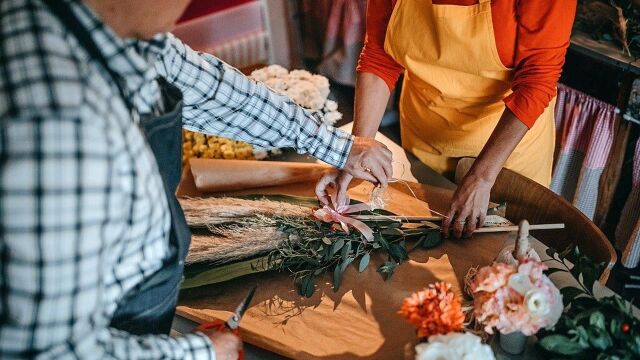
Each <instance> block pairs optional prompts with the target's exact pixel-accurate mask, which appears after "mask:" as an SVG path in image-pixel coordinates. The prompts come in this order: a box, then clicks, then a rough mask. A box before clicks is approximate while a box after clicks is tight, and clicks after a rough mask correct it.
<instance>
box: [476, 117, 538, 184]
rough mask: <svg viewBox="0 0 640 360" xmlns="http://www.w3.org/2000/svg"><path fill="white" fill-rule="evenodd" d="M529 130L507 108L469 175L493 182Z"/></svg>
mask: <svg viewBox="0 0 640 360" xmlns="http://www.w3.org/2000/svg"><path fill="white" fill-rule="evenodd" d="M527 131H528V128H527V126H526V125H525V124H524V123H523V122H522V121H520V120H519V119H518V118H517V117H516V116H515V115H514V114H513V113H512V112H511V111H510V110H509V109H505V111H504V113H503V114H502V117H501V118H500V121H499V122H498V125H497V126H496V128H495V129H494V130H493V133H491V136H490V137H489V140H488V141H487V143H486V144H485V145H484V148H482V151H481V152H480V155H478V158H477V159H476V161H475V162H474V164H473V166H472V167H471V170H469V175H470V176H474V177H478V178H481V179H484V180H487V181H490V182H491V183H493V182H494V181H495V179H496V178H497V177H498V174H499V173H500V170H501V169H502V167H503V166H504V164H505V162H506V161H507V159H508V158H509V156H510V155H511V153H512V152H513V150H514V149H515V148H516V146H518V144H519V143H520V141H521V140H522V138H523V137H524V136H525V134H526V133H527Z"/></svg>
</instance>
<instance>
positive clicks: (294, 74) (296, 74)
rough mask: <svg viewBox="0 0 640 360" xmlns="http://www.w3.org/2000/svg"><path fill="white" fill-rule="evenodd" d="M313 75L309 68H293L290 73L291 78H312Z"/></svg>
mask: <svg viewBox="0 0 640 360" xmlns="http://www.w3.org/2000/svg"><path fill="white" fill-rule="evenodd" d="M312 76H313V75H311V73H310V72H308V71H307V70H291V72H290V73H289V78H291V79H311V77H312Z"/></svg>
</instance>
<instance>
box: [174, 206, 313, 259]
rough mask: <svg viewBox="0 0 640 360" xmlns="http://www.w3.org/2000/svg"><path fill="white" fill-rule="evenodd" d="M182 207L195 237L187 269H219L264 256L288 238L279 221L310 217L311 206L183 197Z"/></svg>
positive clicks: (192, 241)
mask: <svg viewBox="0 0 640 360" xmlns="http://www.w3.org/2000/svg"><path fill="white" fill-rule="evenodd" d="M180 205H181V206H182V209H183V211H184V214H185V218H186V219H187V223H188V224H189V226H190V227H192V229H193V230H194V232H195V234H194V235H193V237H192V239H191V247H190V248H189V254H188V255H187V259H186V266H187V267H190V266H194V265H206V266H218V265H223V264H228V263H232V262H236V261H240V260H246V259H250V258H253V257H256V256H259V255H265V254H267V253H269V252H271V251H273V250H276V249H277V248H278V245H280V244H281V243H282V241H284V240H286V239H288V235H287V234H285V233H284V232H282V231H281V230H279V228H278V224H277V222H276V220H275V219H276V218H308V217H309V215H310V214H311V211H310V209H309V208H308V207H305V206H300V205H294V204H289V203H286V202H280V201H271V200H268V199H259V200H248V199H240V198H229V197H209V198H182V199H180Z"/></svg>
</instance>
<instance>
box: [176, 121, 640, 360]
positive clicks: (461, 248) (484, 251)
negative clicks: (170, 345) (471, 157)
mask: <svg viewBox="0 0 640 360" xmlns="http://www.w3.org/2000/svg"><path fill="white" fill-rule="evenodd" d="M345 128H346V130H350V124H348V125H346V126H345ZM376 139H378V140H379V141H381V142H383V143H384V144H385V145H387V147H388V148H389V149H390V150H391V151H392V153H393V154H394V177H397V178H402V179H405V180H407V181H414V182H416V181H417V182H420V183H422V184H415V185H414V186H412V189H411V190H412V191H413V192H415V194H416V196H417V197H418V198H420V199H423V200H426V201H427V202H428V204H429V206H430V207H431V208H432V209H434V210H436V211H438V212H445V211H447V210H448V206H449V201H450V199H451V196H452V194H453V191H454V189H455V184H453V183H452V182H450V181H449V180H447V179H446V178H444V177H442V176H441V175H439V174H437V173H436V172H435V171H433V170H432V169H430V168H428V167H426V166H425V165H424V164H422V163H420V162H419V161H418V160H417V159H416V158H415V157H413V156H412V155H411V154H408V153H406V152H405V151H404V150H403V149H402V148H401V147H400V146H399V145H397V144H395V143H393V142H392V141H391V140H389V139H388V138H386V137H385V136H384V135H382V134H378V135H377V136H376ZM283 159H284V160H292V161H305V160H306V161H309V160H308V158H301V157H300V156H299V155H295V154H293V153H287V154H285V156H284V158H283ZM393 186H395V187H396V188H397V189H399V190H401V191H404V192H407V193H410V192H411V190H409V189H408V188H406V186H404V185H401V184H393ZM510 239H511V240H510ZM512 239H514V235H513V234H505V233H501V234H478V235H476V236H474V238H473V239H466V240H449V241H447V243H446V246H440V247H439V248H436V249H433V252H432V254H431V256H433V257H440V256H441V255H444V254H445V253H450V252H451V250H452V249H455V250H456V253H458V254H461V253H464V252H468V253H469V254H470V255H469V256H457V257H450V258H449V260H450V262H451V265H452V266H453V269H454V270H455V272H456V276H457V277H458V280H459V282H460V283H461V284H462V283H464V282H463V277H464V275H465V274H466V272H467V270H468V269H469V268H470V267H472V266H477V265H486V264H490V263H491V262H492V261H493V259H494V258H495V256H496V255H497V253H498V251H499V250H500V249H502V247H503V246H504V244H505V243H506V242H508V241H512ZM532 246H533V247H534V248H535V249H536V250H537V251H538V254H540V256H541V257H543V258H544V257H546V254H545V250H546V246H545V245H543V244H542V243H541V242H539V241H537V240H535V239H534V240H533V241H532ZM562 275H563V274H559V273H556V274H554V275H553V276H562ZM250 276H253V275H250ZM256 276H258V277H259V276H263V275H261V274H258V275H256ZM553 279H554V281H556V280H557V281H559V282H565V283H568V282H571V281H573V279H572V278H571V277H568V278H563V279H555V278H553ZM232 281H235V280H232ZM237 281H243V279H238V280H237ZM599 292H601V294H602V295H610V294H612V292H611V291H610V290H608V289H606V288H604V287H601V288H600V289H599ZM636 311H637V309H636ZM636 316H638V313H636ZM195 325H196V323H195V322H192V321H190V320H188V319H186V318H184V317H181V316H179V315H178V316H176V319H175V321H174V331H176V332H177V333H184V332H190V331H192V330H193V328H194V327H195ZM531 341H532V343H531V344H530V346H529V347H528V348H527V350H526V351H525V353H524V354H522V355H518V356H512V355H509V356H507V355H506V354H504V353H503V352H502V351H501V349H500V348H499V346H498V345H497V341H493V342H492V347H493V349H494V352H495V353H496V357H497V358H498V359H535V358H537V357H536V352H535V348H534V346H533V342H534V341H535V340H534V339H532V340H531ZM245 349H246V357H245V358H246V359H247V360H249V359H266V360H269V359H283V357H281V356H279V355H276V354H274V353H270V352H268V351H266V350H263V349H259V348H256V347H254V346H251V345H248V344H247V345H246V346H245Z"/></svg>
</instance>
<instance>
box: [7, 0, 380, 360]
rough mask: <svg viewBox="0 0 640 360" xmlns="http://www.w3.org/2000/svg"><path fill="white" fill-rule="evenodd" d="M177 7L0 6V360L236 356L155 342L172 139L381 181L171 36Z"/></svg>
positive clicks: (235, 345)
mask: <svg viewBox="0 0 640 360" xmlns="http://www.w3.org/2000/svg"><path fill="white" fill-rule="evenodd" d="M187 3H188V0H136V1H126V0H85V1H79V0H2V1H0V358H2V359H12V358H39V359H49V358H70V359H71V358H73V359H76V358H82V359H87V358H90V359H98V358H116V359H129V358H143V359H235V358H236V357H237V355H238V350H239V349H240V346H241V344H240V341H239V339H237V338H236V337H235V336H234V335H231V334H228V333H226V334H221V333H213V332H210V333H193V334H186V335H183V336H180V337H169V336H168V335H167V332H168V330H169V327H170V323H171V318H172V317H173V312H174V310H175V303H176V298H177V292H178V289H179V281H180V277H181V273H182V265H183V257H184V255H185V253H186V247H187V246H188V241H189V235H188V229H187V228H186V223H185V222H184V218H183V217H182V213H181V211H180V209H179V207H177V206H176V203H177V202H176V200H175V197H174V196H173V191H174V190H175V186H176V184H177V181H178V179H179V163H180V152H179V151H180V139H179V135H180V127H184V128H187V129H190V130H193V131H199V132H203V133H209V134H216V135H221V136H225V137H231V138H234V139H238V140H244V141H247V142H250V143H253V144H255V145H258V146H262V147H293V148H295V149H296V150H297V151H299V152H302V153H309V154H311V155H313V156H315V157H317V158H318V159H320V160H323V161H325V162H327V163H329V164H332V165H334V166H336V167H338V168H342V169H343V170H345V171H347V172H349V173H351V174H352V175H353V176H355V177H359V178H363V179H365V180H369V181H372V182H376V183H380V184H382V185H384V184H386V182H387V178H388V177H389V176H390V175H391V153H390V152H389V151H388V150H387V149H386V148H385V147H384V146H383V145H382V144H380V143H377V142H375V141H374V140H369V139H362V138H357V137H353V136H351V135H349V134H347V133H344V132H342V131H340V130H337V129H334V128H332V127H330V126H326V125H324V124H323V123H322V121H321V119H320V117H319V116H318V115H317V114H315V113H312V112H308V111H305V110H303V109H302V108H300V107H298V106H297V105H295V104H294V103H293V102H292V101H291V100H289V99H288V98H287V97H285V96H282V95H279V94H276V93H274V92H272V91H270V90H269V89H267V88H266V87H264V86H262V85H259V84H257V83H255V82H252V81H250V80H249V79H247V78H246V77H245V76H243V75H242V74H240V73H239V72H237V71H236V70H235V69H233V68H231V67H230V66H228V65H226V64H224V63H223V62H222V61H220V60H219V59H217V58H216V57H214V56H211V55H208V54H202V53H198V52H195V51H193V50H191V49H190V48H189V47H188V46H186V45H185V44H183V43H182V42H180V40H178V39H176V38H175V37H174V36H172V35H171V34H170V33H167V31H168V30H170V29H171V27H172V26H173V24H174V23H175V21H176V19H177V18H178V17H179V15H180V14H181V13H182V11H183V10H184V8H185V7H186V5H187ZM175 119H177V120H178V121H177V122H176V121H174V120H175ZM176 124H177V127H176ZM174 135H175V136H174ZM176 164H177V168H176V167H175V165H176Z"/></svg>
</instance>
